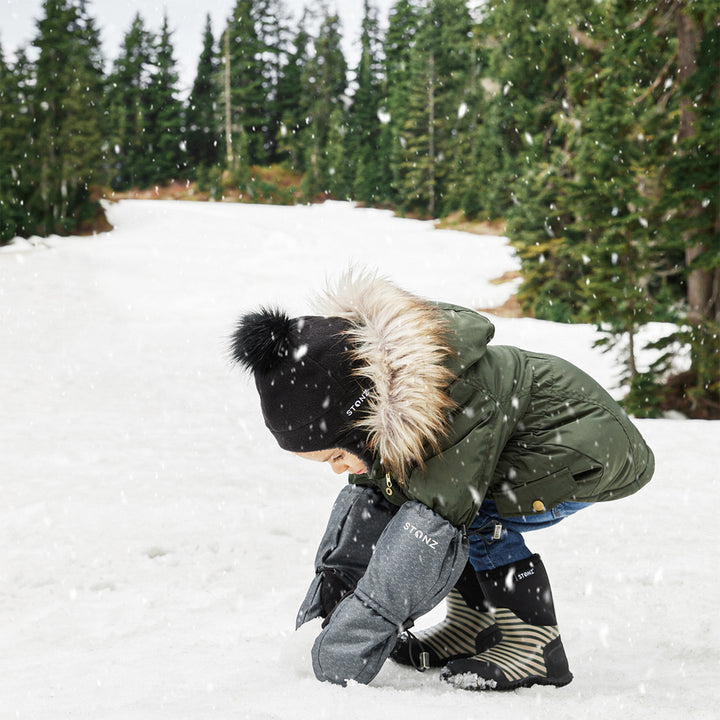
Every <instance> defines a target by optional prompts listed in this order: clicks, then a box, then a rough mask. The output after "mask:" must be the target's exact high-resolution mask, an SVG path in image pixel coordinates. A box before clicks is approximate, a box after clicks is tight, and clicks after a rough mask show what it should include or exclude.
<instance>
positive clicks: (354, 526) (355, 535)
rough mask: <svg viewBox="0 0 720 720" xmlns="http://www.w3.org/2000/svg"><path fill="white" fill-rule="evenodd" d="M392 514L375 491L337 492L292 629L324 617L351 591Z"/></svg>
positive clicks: (391, 508)
mask: <svg viewBox="0 0 720 720" xmlns="http://www.w3.org/2000/svg"><path fill="white" fill-rule="evenodd" d="M396 512H397V508H396V507H395V506H394V505H391V504H390V503H388V502H387V501H386V500H385V499H384V498H383V496H382V495H381V494H380V492H379V491H377V490H376V489H375V488H369V487H361V486H359V485H346V486H345V487H344V488H343V489H342V490H341V491H340V494H339V495H338V497H337V499H336V500H335V504H334V505H333V508H332V511H331V512H330V519H329V520H328V524H327V528H326V529H325V533H324V535H323V537H322V540H321V541H320V546H319V547H318V551H317V554H316V555H315V578H314V579H313V581H312V583H311V584H310V588H309V589H308V591H307V594H306V596H305V600H304V601H303V603H302V605H301V606H300V610H299V611H298V615H297V621H296V627H300V626H301V625H302V624H303V623H306V622H308V620H312V619H313V618H316V617H327V616H328V615H329V614H330V613H331V612H332V611H333V610H334V609H335V606H336V605H337V604H338V603H339V602H340V600H342V599H343V598H344V597H345V596H346V595H347V594H349V593H351V592H352V591H353V590H354V589H355V586H356V585H357V582H358V580H359V579H360V578H361V577H362V576H363V574H364V572H365V569H366V568H367V564H368V562H369V561H370V557H371V556H372V553H373V549H374V548H375V543H376V542H377V540H378V538H379V537H380V534H381V533H382V531H383V530H384V529H385V526H386V525H387V524H388V522H389V521H390V519H391V518H392V517H393V515H394V514H395V513H396Z"/></svg>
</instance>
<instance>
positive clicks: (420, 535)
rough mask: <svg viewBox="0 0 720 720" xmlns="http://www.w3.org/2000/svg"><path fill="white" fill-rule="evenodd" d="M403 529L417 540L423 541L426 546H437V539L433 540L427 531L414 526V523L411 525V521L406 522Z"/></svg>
mask: <svg viewBox="0 0 720 720" xmlns="http://www.w3.org/2000/svg"><path fill="white" fill-rule="evenodd" d="M405 529H406V530H407V531H408V532H409V533H410V534H411V535H414V536H415V538H416V539H417V540H419V541H420V542H423V543H425V544H426V545H427V546H428V547H430V548H432V549H433V550H434V549H435V548H436V547H437V540H433V539H432V538H431V537H430V536H429V535H428V534H427V533H425V532H423V531H422V530H420V528H417V527H415V525H413V524H412V523H409V522H406V523H405Z"/></svg>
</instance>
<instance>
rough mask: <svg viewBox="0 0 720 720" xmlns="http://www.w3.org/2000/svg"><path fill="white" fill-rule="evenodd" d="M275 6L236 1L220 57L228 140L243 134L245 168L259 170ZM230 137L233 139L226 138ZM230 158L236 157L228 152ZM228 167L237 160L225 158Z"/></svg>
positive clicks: (272, 67) (273, 59) (270, 88)
mask: <svg viewBox="0 0 720 720" xmlns="http://www.w3.org/2000/svg"><path fill="white" fill-rule="evenodd" d="M275 5H276V4H273V3H270V2H269V0H237V2H236V4H235V8H234V10H233V12H232V15H231V17H230V21H229V22H228V26H227V29H226V31H225V32H226V33H227V36H226V37H225V38H224V40H225V42H224V52H225V53H226V59H225V63H226V69H227V71H228V72H229V93H230V98H229V100H230V108H229V110H230V118H229V129H230V133H231V134H235V133H238V134H239V133H245V134H246V136H247V147H248V153H249V157H248V158H247V159H242V162H246V163H247V164H248V165H256V164H263V163H265V162H267V161H268V159H269V152H268V151H269V148H270V147H273V148H274V136H273V138H272V140H270V135H271V134H272V132H273V130H271V125H274V124H275V122H274V119H271V114H270V113H269V112H268V110H269V103H271V102H272V101H273V98H274V97H275V88H276V85H277V75H278V66H279V63H280V60H279V55H280V48H278V47H277V46H276V44H275V43H276V42H277V41H278V38H279V36H280V35H281V32H280V29H279V26H278V21H277V18H276V17H275V16H274V14H273V8H274V7H275ZM231 137H232V135H231ZM233 155H234V156H237V153H236V152H235V151H233ZM228 160H229V161H230V162H229V164H230V165H231V166H233V165H234V164H235V163H236V162H237V157H233V158H229V159H228Z"/></svg>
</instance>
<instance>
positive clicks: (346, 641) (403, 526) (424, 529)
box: [312, 501, 468, 685]
mask: <svg viewBox="0 0 720 720" xmlns="http://www.w3.org/2000/svg"><path fill="white" fill-rule="evenodd" d="M467 558H468V548H467V540H466V538H464V536H463V532H462V531H461V530H459V529H458V528H456V527H454V526H453V525H451V524H450V523H449V522H448V521H447V520H445V519H444V518H443V517H441V516H440V515H438V514H437V513H436V512H434V511H433V510H431V509H430V508H428V507H427V506H425V505H423V504H422V503H419V502H415V501H410V502H407V503H405V504H404V505H403V506H402V507H401V508H400V510H399V511H398V512H397V514H396V515H395V516H394V517H393V519H392V520H391V521H390V522H389V523H388V524H387V527H386V528H385V530H384V531H383V533H382V535H381V536H380V538H379V539H378V542H377V547H376V548H375V552H374V553H373V556H372V558H371V559H370V562H369V564H368V566H367V570H366V572H365V574H364V575H363V577H362V578H361V579H360V581H359V582H358V584H357V587H356V588H355V591H354V592H353V593H352V594H350V595H348V596H347V597H345V599H344V600H343V601H342V602H341V603H340V604H339V605H338V606H337V607H336V608H335V610H334V612H333V613H332V615H330V616H329V618H328V620H327V621H326V626H325V628H324V629H323V631H322V632H321V633H320V635H319V636H318V637H317V639H316V640H315V644H314V646H313V649H312V661H313V670H314V672H315V675H316V677H317V678H318V679H319V680H327V681H329V682H333V683H338V684H341V685H344V684H345V682H346V681H347V680H354V681H355V682H359V683H369V682H370V681H371V680H372V679H373V678H374V677H375V676H376V675H377V673H378V672H379V671H380V668H381V667H382V665H383V663H384V662H385V660H386V659H387V658H388V656H389V654H390V652H391V651H392V649H393V647H394V646H395V642H396V640H397V636H398V633H399V632H400V631H402V630H403V629H406V628H408V627H410V626H411V625H412V623H413V622H414V621H415V620H416V619H417V618H418V617H420V616H421V615H424V614H425V613H426V612H428V611H429V610H431V609H432V608H433V607H434V606H435V605H437V603H439V602H440V600H442V599H443V598H444V597H445V596H446V595H447V593H448V592H450V590H451V588H452V587H453V586H454V585H455V582H456V581H457V579H458V578H459V576H460V575H461V573H462V571H463V569H464V567H465V564H466V562H467Z"/></svg>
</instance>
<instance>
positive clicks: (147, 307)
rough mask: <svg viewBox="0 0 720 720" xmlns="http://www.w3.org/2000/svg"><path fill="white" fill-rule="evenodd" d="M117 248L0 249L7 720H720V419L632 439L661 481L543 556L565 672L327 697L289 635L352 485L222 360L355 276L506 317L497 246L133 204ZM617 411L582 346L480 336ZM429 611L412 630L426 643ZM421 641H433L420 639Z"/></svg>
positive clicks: (593, 516)
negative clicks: (281, 429) (301, 448)
mask: <svg viewBox="0 0 720 720" xmlns="http://www.w3.org/2000/svg"><path fill="white" fill-rule="evenodd" d="M110 216H111V220H112V222H113V223H114V224H115V227H116V229H115V231H114V232H112V233H110V234H107V235H103V236H98V237H93V238H64V239H60V238H51V239H49V240H48V241H47V242H45V243H42V244H38V245H37V246H34V245H33V244H31V243H26V242H24V241H18V242H17V243H15V244H14V245H11V246H10V247H8V248H5V249H4V251H2V252H0V491H1V496H0V718H2V720H5V718H32V719H38V720H58V719H62V718H88V719H90V718H91V719H93V720H112V719H114V718H118V719H120V718H122V719H123V720H125V719H127V718H132V719H133V720H135V719H137V720H145V719H147V720H155V719H157V718H169V719H172V720H181V719H184V718H189V719H193V720H196V719H197V720H204V719H205V718H233V719H235V718H237V719H239V718H249V719H251V720H270V719H273V720H286V719H288V720H290V719H292V720H317V719H318V718H333V719H334V718H343V719H344V720H352V719H354V718H358V719H359V718H362V720H367V718H369V717H370V718H386V717H393V718H413V719H424V718H428V719H430V718H432V719H435V718H439V717H447V718H454V719H457V720H460V719H465V718H493V719H494V720H504V719H505V718H513V720H522V719H523V718H528V719H533V720H537V719H538V718H553V719H554V720H561V719H562V718H573V719H575V718H577V717H587V718H606V717H607V718H623V719H624V720H639V719H645V718H653V719H654V720H665V719H667V720H671V719H672V720H677V718H678V717H682V718H688V719H689V718H693V720H695V719H698V718H717V717H718V710H717V708H716V707H715V702H716V696H717V682H718V677H719V676H720V652H719V650H718V646H719V645H720V621H719V620H718V602H719V601H720V593H718V587H719V585H720V583H719V581H718V574H717V573H718V560H717V557H716V554H717V550H716V545H717V541H718V530H717V525H716V521H715V519H714V518H715V515H716V514H717V508H718V507H720V483H719V482H718V474H717V473H718V468H719V467H720V423H718V422H700V421H687V420H677V419H673V420H655V421H639V422H638V424H639V426H640V428H641V430H642V431H643V433H644V434H645V436H646V437H647V439H648V441H649V442H650V444H651V445H652V447H653V449H654V450H655V453H656V457H657V473H656V477H655V479H654V480H653V481H652V482H651V483H650V485H649V486H648V487H646V488H645V489H644V490H642V491H641V492H640V493H638V494H637V495H635V496H634V497H632V498H629V499H626V500H622V501H618V502H615V503H609V504H605V505H602V506H597V507H594V508H591V509H589V510H586V511H583V512H582V513H581V514H579V515H577V516H575V517H573V518H570V519H568V520H566V521H565V522H564V523H562V524H561V525H559V526H557V527H556V528H553V529H550V530H546V531H543V532H539V533H536V534H535V535H534V536H532V537H531V547H532V548H533V549H534V550H536V551H538V552H540V553H541V554H542V556H543V558H544V560H545V563H546V565H547V567H548V570H549V573H550V576H551V580H552V583H553V592H554V595H555V601H556V606H557V611H558V616H559V620H560V627H561V632H562V635H563V639H564V643H565V646H566V649H567V653H568V656H569V658H570V662H571V669H572V670H573V672H574V674H575V680H574V682H573V683H572V684H571V685H569V686H568V687H566V688H562V689H557V688H542V687H535V688H531V689H524V690H519V691H516V692H512V693H508V694H491V693H487V694H481V693H472V692H463V691H459V690H454V689H451V688H449V687H448V686H446V685H444V684H443V683H441V682H440V681H439V679H438V673H437V672H436V671H430V672H427V673H425V674H420V673H417V672H415V671H413V670H410V669H407V668H403V667H398V666H395V665H393V664H392V663H387V664H386V666H385V667H384V668H383V670H382V671H381V673H380V675H379V676H378V677H377V678H376V679H375V681H374V682H373V683H372V684H371V685H369V686H359V685H352V686H350V687H347V688H341V687H337V686H332V685H328V684H323V683H319V682H317V681H316V680H315V679H314V677H313V676H312V671H311V669H310V667H309V664H308V662H307V646H308V644H309V643H310V642H311V641H312V637H308V633H307V632H302V631H301V632H300V633H297V634H296V633H294V632H293V626H294V620H295V613H296V610H297V607H298V605H299V603H300V601H301V600H302V598H303V596H304V593H305V590H306V587H307V585H308V583H309V582H310V580H311V578H312V573H313V567H312V560H313V556H314V553H315V547H316V543H317V541H318V539H319V537H320V535H321V533H322V530H323V528H324V526H325V522H326V520H327V515H328V512H329V509H330V506H331V504H332V501H333V499H334V498H335V496H336V494H337V492H338V491H339V490H340V488H341V486H342V482H343V480H342V478H339V477H337V476H335V475H333V474H332V473H331V471H330V470H329V468H323V467H320V466H317V465H316V464H315V463H307V462H303V461H301V460H297V459H296V458H295V457H294V456H292V455H289V454H286V453H283V452H282V451H280V450H278V449H277V448H276V447H275V445H274V441H273V440H272V438H271V437H270V435H269V433H267V431H266V430H265V429H264V427H263V426H262V422H261V419H260V413H259V407H258V401H257V398H256V395H255V390H254V387H253V386H252V384H251V383H250V382H249V381H248V379H247V378H246V377H245V376H244V375H242V374H241V373H240V372H239V371H237V370H236V369H233V368H231V367H230V365H229V362H228V356H227V344H228V336H229V334H230V332H231V331H232V328H233V325H234V322H235V320H236V318H237V317H238V315H239V314H240V313H241V312H243V311H245V310H247V309H251V308H255V307H257V306H258V305H259V304H273V303H276V304H281V305H284V306H285V307H287V308H288V309H289V311H290V312H291V313H305V312H308V311H309V310H310V307H311V305H310V302H311V299H312V296H313V294H314V293H315V292H316V291H317V290H320V289H321V288H322V287H323V286H324V285H325V281H326V278H333V277H335V276H337V274H338V273H340V272H342V271H343V270H344V269H345V268H347V266H348V264H349V263H351V262H355V263H357V264H360V265H363V266H369V267H372V268H377V269H379V270H380V271H381V272H382V273H383V274H387V275H389V276H391V277H392V278H394V279H395V280H396V281H397V282H398V283H399V284H400V285H402V286H404V287H406V288H407V289H409V290H412V291H414V292H416V293H419V294H421V295H424V296H427V297H432V298H438V299H445V300H451V301H454V302H457V303H460V304H465V305H470V306H473V307H490V306H494V305H498V304H500V303H502V302H503V301H504V300H505V299H506V297H507V296H508V294H509V292H510V291H511V290H512V286H511V285H499V286H498V285H494V284H491V283H490V282H489V281H490V280H491V279H493V278H496V277H498V276H500V275H501V274H502V273H503V272H505V271H506V270H511V269H513V268H515V267H516V261H515V260H514V259H513V257H512V255H511V253H510V251H509V250H508V248H507V247H506V245H505V243H504V241H503V240H502V239H501V238H485V237H478V236H473V235H468V234H463V233H456V232H449V231H438V230H434V229H433V228H432V225H431V224H430V223H422V222H417V221H410V220H401V219H398V218H394V217H393V216H392V215H391V214H389V213H387V212H381V211H375V210H359V209H354V208H352V207H351V206H350V205H348V204H343V203H326V204H325V205H322V206H312V207H292V208H289V207H283V208H276V207H268V206H251V205H224V204H201V203H177V202H175V203H173V202H158V201H126V202H122V203H120V204H117V205H113V206H112V207H111V209H110ZM495 322H496V326H497V333H496V340H495V341H496V342H498V343H508V344H515V345H520V346H524V347H529V348H533V349H538V350H543V351H550V352H555V353H557V354H560V355H564V356H566V357H567V358H568V359H570V360H572V361H574V362H575V363H577V364H579V365H580V366H582V367H583V368H585V369H586V370H587V371H589V372H590V373H591V374H593V375H594V376H596V377H597V378H598V379H599V380H600V381H601V382H602V383H603V384H605V385H606V386H607V387H608V388H612V386H613V384H614V378H615V371H616V368H614V367H613V366H612V359H611V357H610V356H608V355H604V354H602V353H600V352H599V351H595V350H593V349H592V348H591V346H592V342H593V340H594V338H595V333H594V331H593V329H592V328H590V327H586V326H567V325H555V324H551V323H546V322H538V321H532V320H528V319H524V320H504V319H500V318H497V319H495ZM441 615H442V612H441V608H437V609H436V610H434V611H433V612H432V613H431V614H430V615H429V616H427V617H426V618H425V622H427V623H430V622H432V621H434V620H436V619H437V618H438V617H440V616H441ZM423 624H424V623H423Z"/></svg>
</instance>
